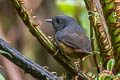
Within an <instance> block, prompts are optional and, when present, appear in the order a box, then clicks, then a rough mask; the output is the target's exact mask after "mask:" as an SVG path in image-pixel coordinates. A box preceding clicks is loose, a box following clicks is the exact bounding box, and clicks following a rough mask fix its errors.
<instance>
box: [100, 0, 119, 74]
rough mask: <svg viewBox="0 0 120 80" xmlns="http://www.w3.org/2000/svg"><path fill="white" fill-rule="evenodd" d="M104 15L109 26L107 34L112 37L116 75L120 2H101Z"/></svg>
mask: <svg viewBox="0 0 120 80" xmlns="http://www.w3.org/2000/svg"><path fill="white" fill-rule="evenodd" d="M101 3H103V4H102V8H103V10H104V15H105V18H106V21H107V24H108V26H109V33H110V35H111V37H112V45H113V49H114V56H115V57H114V58H115V60H116V61H115V62H116V64H115V66H114V70H115V72H116V73H118V72H120V69H119V68H120V5H119V4H120V0H110V1H105V0H101Z"/></svg>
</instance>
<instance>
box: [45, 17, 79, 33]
mask: <svg viewBox="0 0 120 80" xmlns="http://www.w3.org/2000/svg"><path fill="white" fill-rule="evenodd" d="M46 21H47V22H50V23H52V25H53V27H54V29H55V31H58V30H62V29H64V28H65V27H67V26H69V25H75V24H77V22H76V21H75V20H74V19H73V18H72V17H69V16H66V15H58V16H55V17H53V18H50V19H46Z"/></svg>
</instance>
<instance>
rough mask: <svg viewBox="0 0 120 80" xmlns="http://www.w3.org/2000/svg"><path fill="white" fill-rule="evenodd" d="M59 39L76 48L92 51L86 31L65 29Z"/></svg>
mask: <svg viewBox="0 0 120 80" xmlns="http://www.w3.org/2000/svg"><path fill="white" fill-rule="evenodd" d="M58 41H61V42H63V43H64V44H65V45H67V46H70V47H72V48H76V49H83V50H87V51H91V45H90V41H89V40H88V37H87V36H86V35H85V34H84V33H80V32H78V31H65V32H63V33H62V35H60V36H59V37H58Z"/></svg>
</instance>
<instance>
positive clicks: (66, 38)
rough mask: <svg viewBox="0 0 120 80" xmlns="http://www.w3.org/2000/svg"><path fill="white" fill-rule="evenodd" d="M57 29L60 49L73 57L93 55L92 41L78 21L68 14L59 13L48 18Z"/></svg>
mask: <svg viewBox="0 0 120 80" xmlns="http://www.w3.org/2000/svg"><path fill="white" fill-rule="evenodd" d="M46 21H47V22H50V23H51V24H52V25H53V28H54V29H55V35H54V40H55V42H56V44H57V46H58V48H59V50H60V51H61V52H62V53H63V54H65V55H67V56H69V57H70V58H73V59H78V58H80V59H83V58H84V57H86V56H88V55H91V52H92V48H91V42H90V40H89V38H88V37H87V35H86V34H85V30H84V29H83V28H82V27H81V26H80V25H79V24H78V23H77V21H76V20H75V19H74V18H72V17H70V16H67V15H57V16H54V17H52V18H48V19H46Z"/></svg>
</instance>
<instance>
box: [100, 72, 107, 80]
mask: <svg viewBox="0 0 120 80" xmlns="http://www.w3.org/2000/svg"><path fill="white" fill-rule="evenodd" d="M106 76H107V73H102V74H100V76H99V78H98V80H105V77H106Z"/></svg>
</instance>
